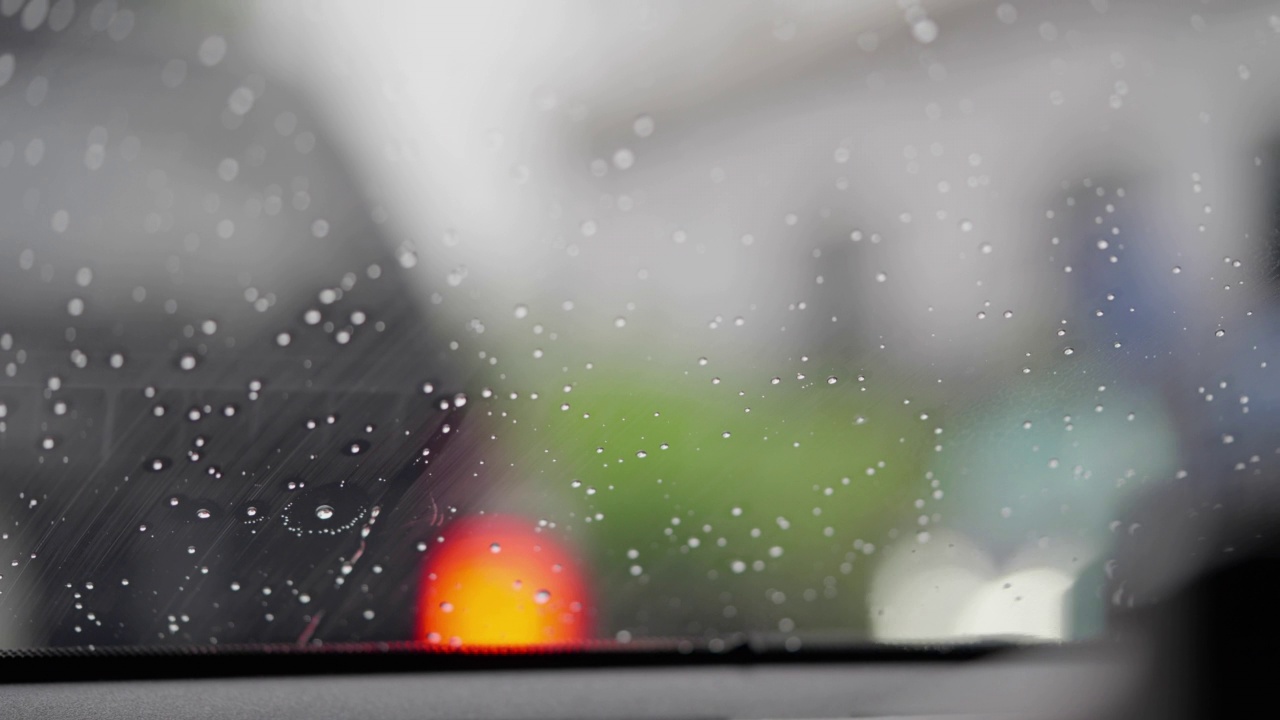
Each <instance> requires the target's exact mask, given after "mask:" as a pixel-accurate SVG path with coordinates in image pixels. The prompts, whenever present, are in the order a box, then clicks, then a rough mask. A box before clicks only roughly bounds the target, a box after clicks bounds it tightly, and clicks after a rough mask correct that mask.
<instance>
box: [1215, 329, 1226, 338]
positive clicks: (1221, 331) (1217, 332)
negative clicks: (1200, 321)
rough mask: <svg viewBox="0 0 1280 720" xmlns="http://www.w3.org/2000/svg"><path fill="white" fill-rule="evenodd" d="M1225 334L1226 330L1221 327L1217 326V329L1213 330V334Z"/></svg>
mask: <svg viewBox="0 0 1280 720" xmlns="http://www.w3.org/2000/svg"><path fill="white" fill-rule="evenodd" d="M1226 334H1227V331H1226V330H1223V329H1222V328H1218V329H1217V330H1215V331H1214V333H1213V336H1214V337H1222V336H1223V335H1226Z"/></svg>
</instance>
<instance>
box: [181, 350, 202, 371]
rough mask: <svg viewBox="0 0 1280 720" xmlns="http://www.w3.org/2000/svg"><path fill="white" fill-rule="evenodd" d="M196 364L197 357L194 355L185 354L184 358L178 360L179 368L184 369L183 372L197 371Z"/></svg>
mask: <svg viewBox="0 0 1280 720" xmlns="http://www.w3.org/2000/svg"><path fill="white" fill-rule="evenodd" d="M196 364H197V361H196V356H195V355H192V354H191V353H184V354H183V355H182V357H180V358H178V367H180V368H182V369H183V370H187V371H191V370H195V369H196Z"/></svg>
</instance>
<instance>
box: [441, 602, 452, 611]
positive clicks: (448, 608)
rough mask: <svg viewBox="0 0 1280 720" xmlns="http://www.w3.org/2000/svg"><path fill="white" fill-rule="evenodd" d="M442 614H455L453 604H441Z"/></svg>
mask: <svg viewBox="0 0 1280 720" xmlns="http://www.w3.org/2000/svg"><path fill="white" fill-rule="evenodd" d="M440 612H446V613H451V612H453V603H451V602H442V603H440Z"/></svg>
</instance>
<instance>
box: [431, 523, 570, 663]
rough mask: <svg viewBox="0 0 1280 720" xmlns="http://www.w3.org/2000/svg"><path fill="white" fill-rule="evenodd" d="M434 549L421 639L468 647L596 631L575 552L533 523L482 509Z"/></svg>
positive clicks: (547, 640) (532, 642)
mask: <svg viewBox="0 0 1280 720" xmlns="http://www.w3.org/2000/svg"><path fill="white" fill-rule="evenodd" d="M442 537H443V538H444V540H443V541H441V542H438V543H437V544H436V546H435V548H434V549H433V550H432V551H431V553H430V554H429V555H428V556H427V559H426V562H425V566H424V570H423V579H422V585H421V588H420V591H419V594H418V638H419V639H421V640H425V641H427V642H428V643H432V644H440V645H442V646H444V647H451V648H462V649H496V648H505V649H511V648H531V647H536V646H548V645H564V644H574V643H579V642H582V641H584V640H586V639H588V638H589V637H590V636H591V632H590V624H591V623H590V619H589V605H588V602H587V583H586V580H585V578H584V577H583V575H582V572H581V571H580V570H579V569H578V566H577V563H576V562H575V560H574V557H573V554H572V553H571V552H570V551H569V550H568V549H567V548H566V547H565V546H564V545H563V544H561V543H559V542H557V541H556V540H555V539H554V538H552V537H551V535H550V533H549V532H545V531H543V532H538V530H537V529H536V528H535V527H534V526H533V524H532V523H531V522H529V521H528V520H525V519H522V518H516V517H511V516H494V515H476V516H472V517H467V518H462V519H460V520H456V521H454V522H453V523H451V524H449V525H448V527H446V528H445V530H444V532H443V533H442Z"/></svg>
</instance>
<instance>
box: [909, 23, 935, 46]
mask: <svg viewBox="0 0 1280 720" xmlns="http://www.w3.org/2000/svg"><path fill="white" fill-rule="evenodd" d="M911 37H913V38H915V39H916V42H918V43H921V44H923V45H928V44H929V43H931V42H933V41H934V40H937V39H938V24H937V23H936V22H934V21H932V20H930V19H929V18H927V17H926V18H920V19H919V20H917V21H915V22H914V23H912V24H911Z"/></svg>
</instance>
